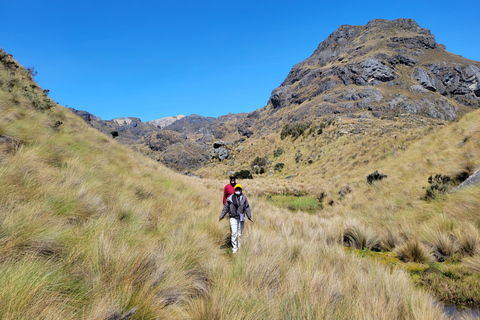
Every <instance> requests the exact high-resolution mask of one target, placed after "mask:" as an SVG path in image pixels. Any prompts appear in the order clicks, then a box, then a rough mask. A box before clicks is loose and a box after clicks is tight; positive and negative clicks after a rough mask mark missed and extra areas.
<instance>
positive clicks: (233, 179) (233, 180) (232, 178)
mask: <svg viewBox="0 0 480 320" xmlns="http://www.w3.org/2000/svg"><path fill="white" fill-rule="evenodd" d="M230 184H231V185H232V187H234V186H235V185H236V184H237V177H235V175H233V174H232V175H231V176H230Z"/></svg>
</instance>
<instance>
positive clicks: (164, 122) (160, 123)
mask: <svg viewBox="0 0 480 320" xmlns="http://www.w3.org/2000/svg"><path fill="white" fill-rule="evenodd" d="M184 117H185V116H184V115H178V116H174V117H165V118H160V119H157V120H152V121H148V123H150V124H153V125H154V126H155V127H157V128H160V129H163V128H165V127H166V126H168V125H170V124H172V123H174V122H175V121H177V120H180V119H182V118H184Z"/></svg>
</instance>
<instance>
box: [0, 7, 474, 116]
mask: <svg viewBox="0 0 480 320" xmlns="http://www.w3.org/2000/svg"><path fill="white" fill-rule="evenodd" d="M0 5H1V6H0V7H1V17H2V32H1V35H0V47H1V48H3V49H4V50H5V51H7V52H8V53H11V54H13V56H14V58H16V59H17V60H18V61H19V62H20V63H21V64H22V65H23V66H24V67H35V70H36V71H37V72H38V75H37V76H36V81H37V82H38V83H39V85H40V86H42V88H44V89H50V97H51V98H52V99H54V100H55V101H57V102H59V103H60V104H61V105H63V106H65V105H68V106H69V107H73V108H75V109H80V110H86V111H89V112H91V113H93V114H95V115H97V116H99V117H101V118H102V119H106V120H108V119H113V118H117V117H139V118H141V120H142V121H149V120H154V119H158V118H162V117H167V116H174V115H178V114H185V115H189V114H192V113H197V114H201V115H203V116H214V117H217V116H220V115H224V114H228V113H230V112H232V113H238V112H250V111H253V110H256V109H258V108H261V107H263V106H265V105H266V103H267V101H268V98H269V97H270V93H271V91H272V90H273V89H275V88H276V87H278V86H279V85H280V83H281V82H282V81H283V80H284V78H285V77H286V76H287V74H288V72H289V71H290V69H291V68H292V66H293V65H294V64H296V63H298V62H300V61H302V60H304V59H306V58H308V57H309V56H310V55H311V54H312V53H313V51H314V50H315V49H316V48H317V46H318V44H319V43H320V42H322V41H323V40H324V39H325V38H326V37H327V36H328V35H329V34H330V33H332V32H333V31H335V29H336V28H337V27H338V26H340V25H342V24H350V25H364V24H366V23H367V22H368V21H370V20H372V19H376V18H382V19H389V20H391V19H396V18H412V19H414V20H416V21H417V23H418V24H419V25H420V26H421V27H424V28H427V29H430V30H431V31H432V33H433V34H434V35H435V36H436V39H437V42H439V43H443V44H445V45H446V46H447V50H448V51H450V52H453V53H456V54H459V55H462V56H464V57H466V58H469V59H472V60H477V61H479V60H480V26H479V22H480V19H479V18H478V12H480V2H479V1H456V2H452V1H435V2H433V1H418V0H417V1H409V0H405V1H349V0H348V1H328V2H324V1H306V0H297V1H292V0H290V1H283V0H277V1H261V0H257V1H251V0H244V1H241V0H239V1H228V0H227V1H207V0H204V1H178V0H177V1H146V0H137V1H123V0H118V1H105V0H96V1H92V0H84V1H65V0H62V1H58V0H55V1H49V0H45V1H38V0H36V1H33V0H27V1H25V0H15V1H7V0H0Z"/></svg>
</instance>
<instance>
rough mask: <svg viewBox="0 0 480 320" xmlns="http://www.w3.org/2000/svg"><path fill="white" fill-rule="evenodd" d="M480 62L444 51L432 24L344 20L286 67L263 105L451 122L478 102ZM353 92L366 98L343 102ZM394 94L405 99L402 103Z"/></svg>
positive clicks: (408, 21) (320, 112)
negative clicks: (307, 54)
mask: <svg viewBox="0 0 480 320" xmlns="http://www.w3.org/2000/svg"><path fill="white" fill-rule="evenodd" d="M479 67H480V64H479V63H478V62H475V61H471V60H468V59H465V58H461V57H459V56H457V55H454V54H451V53H449V52H447V51H446V48H445V46H444V45H441V44H438V43H437V42H436V41H435V36H434V35H432V34H431V32H430V30H428V29H425V28H421V27H420V26H419V25H418V24H417V23H416V22H415V21H414V20H411V19H397V20H393V21H389V20H383V19H375V20H372V21H370V22H369V23H368V24H366V25H364V26H351V25H342V26H340V27H339V28H338V29H337V30H335V31H334V32H333V33H332V34H330V35H329V36H328V37H327V38H326V39H325V40H324V41H323V42H322V43H320V45H319V46H318V48H317V49H316V50H315V51H314V52H313V54H312V55H311V56H310V57H309V58H308V59H306V60H304V61H302V62H300V63H298V64H296V65H295V66H294V67H293V68H292V70H291V71H290V73H289V74H288V76H287V77H286V79H285V80H284V81H283V83H282V84H281V86H280V87H279V88H277V89H275V90H273V92H272V94H271V97H270V100H269V106H270V108H271V109H273V110H278V109H282V108H284V107H287V106H291V107H295V106H303V107H304V109H305V108H306V109H309V111H308V112H309V113H310V115H312V113H313V114H315V115H323V114H326V113H329V112H333V111H335V112H337V113H351V112H353V111H354V110H355V109H357V108H366V109H368V110H369V111H372V112H376V114H377V115H383V114H385V113H388V112H392V113H415V114H422V115H425V116H429V117H434V118H440V119H446V120H453V119H454V118H456V117H457V116H458V115H460V114H461V113H464V112H466V111H470V110H471V108H472V107H474V108H475V107H479V106H480V100H479V99H478V97H479V96H480V72H479ZM365 86H372V87H373V88H374V89H373V90H372V89H368V90H367V88H364V87H365ZM351 90H354V91H355V93H356V94H357V95H355V94H354V95H353V96H355V97H360V96H364V98H359V99H358V101H357V100H348V99H347V100H345V99H344V97H348V96H352V95H350V94H345V92H349V91H351ZM397 94H400V95H402V96H403V97H405V98H404V99H402V101H401V103H400V102H398V99H396V98H398V97H395V95H397ZM379 96H381V98H380V99H379V98H378V97H379ZM342 97H343V98H342ZM322 98H323V99H322ZM465 107H467V108H465ZM296 112H298V110H297V111H296Z"/></svg>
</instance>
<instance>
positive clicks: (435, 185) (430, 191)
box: [424, 174, 452, 200]
mask: <svg viewBox="0 0 480 320" xmlns="http://www.w3.org/2000/svg"><path fill="white" fill-rule="evenodd" d="M428 184H429V186H428V187H426V188H425V187H424V189H426V192H425V200H428V199H435V198H437V196H438V195H439V194H444V193H446V192H447V191H448V190H450V188H451V185H452V179H451V178H450V177H449V176H447V175H442V174H436V175H435V176H430V177H428Z"/></svg>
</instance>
